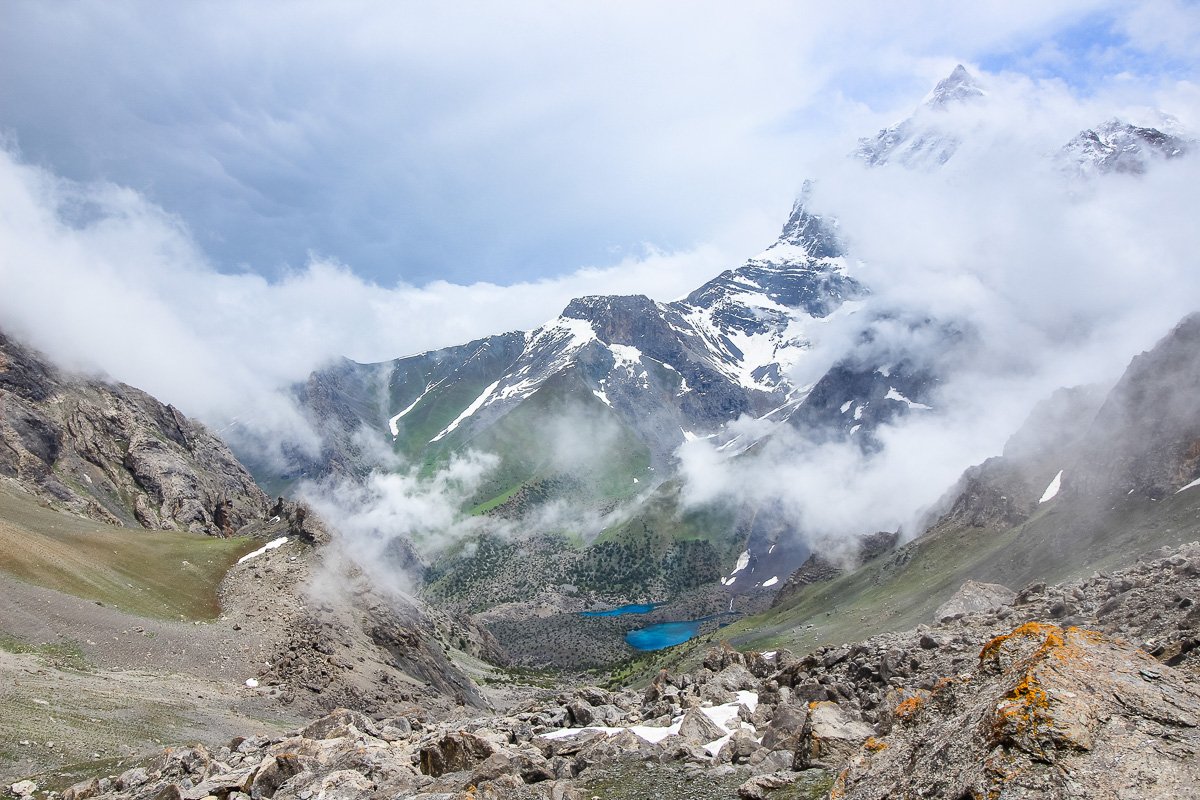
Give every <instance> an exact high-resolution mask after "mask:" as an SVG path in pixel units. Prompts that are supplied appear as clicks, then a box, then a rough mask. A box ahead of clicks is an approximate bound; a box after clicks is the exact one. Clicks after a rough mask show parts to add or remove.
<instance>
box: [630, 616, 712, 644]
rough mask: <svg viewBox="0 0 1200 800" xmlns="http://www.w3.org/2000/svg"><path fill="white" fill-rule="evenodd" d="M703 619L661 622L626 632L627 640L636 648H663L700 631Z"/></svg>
mask: <svg viewBox="0 0 1200 800" xmlns="http://www.w3.org/2000/svg"><path fill="white" fill-rule="evenodd" d="M701 622H704V620H702V619H694V620H687V621H685V622H660V623H659V624H657V625H649V626H647V627H645V628H638V629H637V630H636V631H630V632H629V633H627V634H625V641H626V642H628V643H629V646H630V647H632V648H633V649H634V650H662V649H663V648H664V647H673V646H674V645H677V644H683V643H684V642H686V641H687V640H688V639H691V638H692V637H693V636H695V635H696V634H698V633H699V632H700V623H701Z"/></svg>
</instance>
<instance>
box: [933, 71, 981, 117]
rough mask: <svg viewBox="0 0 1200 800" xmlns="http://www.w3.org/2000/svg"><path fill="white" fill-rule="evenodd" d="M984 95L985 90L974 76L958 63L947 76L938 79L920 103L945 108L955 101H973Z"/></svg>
mask: <svg viewBox="0 0 1200 800" xmlns="http://www.w3.org/2000/svg"><path fill="white" fill-rule="evenodd" d="M986 95H987V92H985V91H984V90H983V89H981V88H980V86H979V84H978V83H977V82H976V81H975V76H973V75H972V74H971V73H969V72H967V68H966V67H964V66H963V65H962V64H959V65H958V66H956V67H955V68H954V71H952V72H951V73H950V74H949V75H948V76H947V77H945V78H943V79H942V80H940V81H938V84H937V86H935V87H933V91H931V92H930V93H929V94H927V95H926V96H925V99H924V101H922V104H923V105H925V106H927V107H929V108H936V109H946V108H948V107H951V106H953V105H954V104H956V103H969V102H973V101H975V100H977V99H979V98H982V97H985V96H986Z"/></svg>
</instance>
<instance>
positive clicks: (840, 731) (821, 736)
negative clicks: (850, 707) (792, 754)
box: [793, 702, 875, 770]
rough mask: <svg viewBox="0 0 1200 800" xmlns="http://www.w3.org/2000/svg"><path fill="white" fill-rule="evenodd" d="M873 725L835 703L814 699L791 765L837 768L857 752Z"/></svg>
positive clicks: (870, 733) (800, 767) (798, 768)
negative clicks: (818, 701)
mask: <svg viewBox="0 0 1200 800" xmlns="http://www.w3.org/2000/svg"><path fill="white" fill-rule="evenodd" d="M874 732H875V731H874V729H873V728H872V727H871V726H870V725H867V724H866V723H865V722H861V721H859V720H857V719H854V718H853V717H852V716H851V715H850V714H849V713H848V712H846V711H845V710H843V709H842V708H841V707H840V706H838V704H837V703H829V702H823V703H813V704H812V705H811V706H809V712H808V719H807V720H806V721H805V724H804V730H803V732H802V733H801V735H800V741H799V745H798V747H797V748H796V758H795V761H794V764H793V769H797V770H801V769H809V768H811V767H821V768H824V769H837V768H839V767H840V766H841V764H843V763H845V762H846V761H848V760H849V759H850V757H851V756H852V755H854V754H855V753H857V752H858V750H859V748H860V747H862V744H863V742H865V741H866V740H867V737H869V736H871V735H872V734H873V733H874Z"/></svg>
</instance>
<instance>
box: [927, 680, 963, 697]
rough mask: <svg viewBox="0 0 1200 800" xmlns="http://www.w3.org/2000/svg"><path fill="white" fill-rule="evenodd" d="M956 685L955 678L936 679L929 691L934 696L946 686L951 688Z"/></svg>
mask: <svg viewBox="0 0 1200 800" xmlns="http://www.w3.org/2000/svg"><path fill="white" fill-rule="evenodd" d="M956 683H958V679H957V678H938V679H937V680H936V681H934V683H933V688H932V689H930V691H931V692H933V693H935V694H936V693H937V692H940V691H941V690H942V689H945V688H946V687H947V686H953V685H954V684H956Z"/></svg>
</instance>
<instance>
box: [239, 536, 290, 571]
mask: <svg viewBox="0 0 1200 800" xmlns="http://www.w3.org/2000/svg"><path fill="white" fill-rule="evenodd" d="M287 540H288V537H286V536H280V537H279V538H278V539H272V540H271V541H269V542H267V543H266V544H264V545H263V546H262V547H260V548H258V549H257V550H255V551H254V552H253V553H246V555H244V556H242V557H241V558H239V559H238V563H239V564H244V563H245V562H247V561H249V560H250V559H252V558H255V557H257V556H261V555H262V554H263V553H265V552H267V551H268V550H274V549H275V548H277V547H283V546H284V545H285V544H287Z"/></svg>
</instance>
